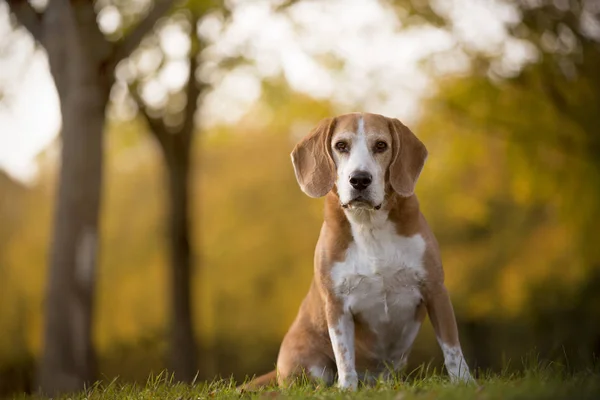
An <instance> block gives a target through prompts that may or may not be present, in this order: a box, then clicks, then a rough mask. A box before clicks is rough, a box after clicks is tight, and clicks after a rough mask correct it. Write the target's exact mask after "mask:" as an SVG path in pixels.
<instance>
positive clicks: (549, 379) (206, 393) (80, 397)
mask: <svg viewBox="0 0 600 400" xmlns="http://www.w3.org/2000/svg"><path fill="white" fill-rule="evenodd" d="M483 375H484V376H480V377H479V378H478V379H477V385H462V384H460V385H452V384H451V383H450V382H449V381H448V379H447V378H446V377H445V376H444V375H442V374H439V373H436V371H429V370H427V368H420V369H418V370H416V371H414V372H413V373H411V374H409V375H408V376H404V377H403V378H397V379H393V380H390V381H387V382H379V383H377V384H376V385H374V386H370V387H360V388H359V390H358V392H356V393H349V392H343V391H340V390H338V389H336V388H315V387H314V386H312V385H309V384H307V383H303V384H298V385H296V386H294V387H292V388H288V389H278V388H267V389H264V390H262V391H259V392H256V393H242V394H240V393H238V392H237V391H236V390H235V383H234V382H233V381H232V380H217V381H214V382H210V383H205V382H199V383H196V384H193V385H186V384H181V383H174V382H173V379H172V377H170V376H168V375H167V374H166V373H163V374H160V375H158V376H152V377H150V378H149V379H148V381H147V383H146V384H145V385H136V384H126V383H120V382H119V381H118V379H115V380H114V381H112V382H110V383H98V384H96V385H94V386H93V387H91V388H89V389H87V390H85V391H82V392H81V393H77V394H73V395H69V396H63V397H60V398H61V399H73V400H76V399H77V400H84V399H90V400H92V399H115V400H116V399H136V400H137V399H140V400H142V399H173V400H184V399H271V398H281V399H283V398H291V399H293V398H318V399H343V398H348V399H349V398H352V399H354V398H358V399H390V400H411V399H457V400H458V399H460V400H463V399H465V400H466V399H477V400H485V399H578V400H579V399H600V369H598V368H593V369H589V370H585V371H580V372H576V373H569V372H567V371H566V368H565V367H563V366H561V365H558V364H554V363H547V364H545V365H540V364H537V365H535V366H533V367H531V366H530V367H527V368H526V369H525V370H524V371H523V372H518V373H508V372H504V373H501V374H483ZM15 398H17V399H27V400H32V399H43V397H40V396H20V397H19V396H17V397H15Z"/></svg>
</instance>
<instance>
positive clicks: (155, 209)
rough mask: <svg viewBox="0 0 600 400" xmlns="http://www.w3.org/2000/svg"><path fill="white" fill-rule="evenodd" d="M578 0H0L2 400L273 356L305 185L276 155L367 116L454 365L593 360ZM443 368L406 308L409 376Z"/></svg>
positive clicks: (595, 98)
mask: <svg viewBox="0 0 600 400" xmlns="http://www.w3.org/2000/svg"><path fill="white" fill-rule="evenodd" d="M599 17H600V1H596V0H581V1H576V0H518V1H508V0H432V1H426V0H400V1H391V0H390V1H387V0H380V1H377V0H351V1H342V0H332V1H327V2H324V1H316V0H315V1H311V0H303V1H285V0H272V1H269V0H247V1H244V0H228V1H218V0H214V1H210V0H205V1H203V0H190V1H188V2H173V1H168V0H155V1H152V0H98V1H95V2H94V1H87V0H72V1H68V0H35V1H34V0H31V1H26V0H2V1H0V332H1V334H0V394H9V393H12V392H15V391H32V390H35V389H37V388H39V387H41V388H42V390H44V391H46V392H62V391H66V390H73V389H78V388H81V387H83V384H84V383H85V382H90V381H94V380H97V379H103V380H107V381H110V380H112V379H113V378H114V377H117V376H118V377H120V379H122V380H125V381H139V382H145V381H146V379H147V377H148V375H149V374H150V373H151V372H154V373H158V372H160V371H161V370H163V369H165V368H169V370H171V371H174V372H175V377H176V379H180V380H184V381H190V380H192V379H194V377H195V376H196V374H197V379H200V380H204V379H213V378H214V377H218V376H221V377H229V376H231V375H233V376H234V377H235V378H236V379H238V380H241V379H243V378H244V377H245V376H246V375H252V374H259V373H263V372H266V371H268V370H270V369H272V368H273V366H274V363H275V360H276V355H277V351H278V347H279V343H280V341H281V339H282V337H283V335H284V333H285V332H286V330H287V328H288V327H289V325H290V323H291V322H292V320H293V318H294V317H295V315H296V312H297V309H298V307H299V304H300V302H301V300H302V298H303V296H304V294H305V293H306V291H307V289H308V286H309V283H310V280H311V277H312V258H313V250H314V246H315V243H316V239H317V237H318V233H319V227H320V224H321V222H322V208H323V202H322V200H320V199H319V200H314V199H309V198H308V197H307V196H305V195H304V194H303V193H302V192H301V191H300V190H299V188H298V186H297V183H296V180H295V178H294V173H293V169H292V165H291V162H290V159H289V153H290V151H291V149H292V147H293V146H294V144H295V143H296V142H297V141H298V140H299V139H300V138H301V137H303V136H304V135H305V134H306V133H308V131H309V130H310V128H311V127H312V126H314V125H315V124H316V123H317V122H318V121H319V120H320V119H321V118H323V117H327V116H332V115H335V114H340V113H345V112H351V111H367V112H375V113H381V114H384V115H386V116H389V117H397V118H399V119H401V120H402V121H403V122H405V123H406V124H408V125H409V126H410V127H411V128H412V130H413V131H414V132H415V133H416V134H417V136H419V137H420V138H421V139H422V140H423V142H424V143H425V144H426V146H427V147H428V149H429V152H430V156H429V159H428V161H427V163H426V166H425V169H424V172H423V174H422V175H421V179H420V181H419V183H418V185H417V194H418V196H419V199H420V201H421V205H422V211H423V212H424V214H425V216H426V218H427V219H428V221H429V223H430V225H431V226H432V229H433V231H434V233H435V234H436V235H437V238H438V240H439V242H440V245H441V250H442V257H443V260H444V263H445V270H446V281H447V285H448V287H449V290H450V293H451V295H452V300H453V303H454V306H455V310H456V313H457V318H458V324H459V327H460V334H461V342H462V344H463V349H464V352H465V354H466V358H467V360H468V361H469V363H470V364H471V366H472V367H474V368H482V369H491V370H494V371H500V370H502V369H508V370H512V369H522V368H523V361H522V360H523V358H524V357H525V356H526V354H530V353H532V352H533V353H535V354H538V355H539V356H540V358H542V359H548V360H557V361H559V362H561V363H564V364H565V365H567V366H568V368H570V369H572V370H580V369H583V368H586V367H588V366H589V365H591V364H592V363H593V362H594V360H595V357H596V356H597V355H598V354H599V352H600V245H599V243H600V242H599V233H600V232H599V228H598V222H599V221H600V19H599ZM429 362H431V363H432V366H436V367H438V368H439V367H441V366H442V357H441V352H440V350H439V349H438V346H437V344H436V342H435V338H434V335H433V333H432V330H431V327H430V326H429V323H428V322H427V323H426V324H425V326H424V328H423V329H422V331H421V333H420V335H419V338H418V340H417V343H416V345H415V347H414V350H413V354H412V356H411V358H410V365H409V370H410V369H412V368H415V367H417V366H419V365H420V364H422V363H429Z"/></svg>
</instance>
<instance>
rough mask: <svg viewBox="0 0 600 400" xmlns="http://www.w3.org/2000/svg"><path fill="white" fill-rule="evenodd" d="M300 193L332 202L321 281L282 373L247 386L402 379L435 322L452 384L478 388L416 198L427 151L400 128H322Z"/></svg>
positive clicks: (303, 151)
mask: <svg viewBox="0 0 600 400" xmlns="http://www.w3.org/2000/svg"><path fill="white" fill-rule="evenodd" d="M291 156H292V162H293V164H294V171H295V174H296V178H297V180H298V183H299V184H300V188H301V189H302V191H303V192H304V193H306V194H307V195H308V196H310V197H322V196H326V199H325V218H324V222H323V226H322V228H321V234H320V236H319V240H318V242H317V246H316V251H315V258H314V279H313V281H312V284H311V286H310V289H309V291H308V294H307V295H306V297H305V299H304V301H303V302H302V305H301V306H300V310H299V312H298V315H297V317H296V319H295V321H294V322H293V324H292V326H291V327H290V329H289V331H288V332H287V334H286V335H285V338H284V339H283V343H282V344H281V348H280V351H279V356H278V359H277V366H276V370H275V371H272V372H270V373H268V374H266V375H263V376H261V377H259V378H256V379H255V380H253V381H251V382H250V383H248V384H246V385H245V386H244V388H245V389H254V388H258V387H261V386H265V385H268V384H271V383H274V382H275V381H276V382H277V383H278V384H279V385H281V386H285V385H289V384H291V383H293V382H294V381H295V380H296V379H297V378H298V377H300V376H302V375H303V374H306V375H307V376H308V377H309V378H311V379H312V380H314V381H318V382H324V383H326V384H333V383H334V380H335V377H336V374H337V378H338V386H339V387H340V388H343V389H349V390H355V389H356V388H357V385H358V381H359V380H361V381H365V382H370V381H373V380H374V379H377V378H380V377H383V378H385V377H386V376H388V375H389V374H391V373H394V372H396V371H398V370H400V369H402V368H403V367H404V366H405V364H406V360H407V357H408V354H409V352H410V349H411V347H412V344H413V341H414V340H415V337H416V336H417V333H418V332H419V328H420V326H421V322H422V321H423V319H424V318H425V314H426V313H428V314H429V318H430V320H431V323H432V325H433V328H434V330H435V334H436V336H437V340H438V343H439V345H440V346H441V348H442V351H443V354H444V362H445V365H446V369H447V371H448V374H449V376H450V378H451V380H452V381H453V382H457V381H472V378H471V374H470V373H469V368H468V366H467V363H466V362H465V359H464V357H463V354H462V350H461V346H460V343H459V339H458V331H457V327H456V319H455V317H454V311H453V308H452V304H451V302H450V297H449V295H448V291H447V290H446V287H445V286H444V271H443V269H442V261H441V259H440V251H439V248H438V243H437V241H436V239H435V237H434V235H433V233H432V232H431V230H430V229H429V227H428V225H427V222H426V221H425V218H424V217H423V215H422V214H421V212H420V211H419V202H418V200H417V197H416V196H415V194H414V190H415V184H416V182H417V179H418V178H419V174H420V173H421V170H422V169H423V165H424V163H425V159H426V158H427V150H426V148H425V146H424V145H423V143H421V141H420V140H419V139H418V138H417V137H416V136H415V135H414V134H413V133H412V132H411V130H410V129H408V128H407V127H406V126H405V125H404V124H402V123H401V122H400V121H399V120H397V119H391V118H387V117H384V116H381V115H376V114H368V113H353V114H346V115H341V116H338V117H336V118H328V119H325V120H323V121H321V122H320V123H319V124H318V126H317V127H316V128H314V129H313V130H312V131H311V132H310V133H309V134H308V136H306V137H305V138H304V139H303V140H302V141H300V143H298V144H297V145H296V147H295V148H294V150H293V152H292V154H291Z"/></svg>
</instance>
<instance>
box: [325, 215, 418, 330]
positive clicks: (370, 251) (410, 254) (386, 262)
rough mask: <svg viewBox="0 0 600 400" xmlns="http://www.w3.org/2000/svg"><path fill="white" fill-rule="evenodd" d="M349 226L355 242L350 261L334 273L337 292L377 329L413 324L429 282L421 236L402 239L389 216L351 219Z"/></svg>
mask: <svg viewBox="0 0 600 400" xmlns="http://www.w3.org/2000/svg"><path fill="white" fill-rule="evenodd" d="M351 226H352V235H353V239H354V240H353V242H352V243H351V244H350V246H349V247H348V249H347V251H346V258H345V260H344V261H342V262H338V263H335V264H334V266H333V268H332V270H331V278H332V281H333V285H334V290H335V293H336V294H337V295H338V296H339V297H340V298H341V299H342V300H343V303H344V306H345V308H346V309H347V310H349V311H350V312H351V313H352V314H354V315H361V316H362V317H363V319H364V320H366V321H367V323H368V324H369V325H370V326H371V327H372V328H373V329H374V330H378V327H379V326H380V325H382V324H383V325H387V324H390V323H391V324H400V325H404V324H405V323H409V322H412V320H414V315H415V309H416V307H417V305H418V304H419V303H420V302H421V300H422V297H421V291H420V285H421V282H422V280H423V279H424V277H425V269H424V268H423V255H424V253H425V241H424V240H423V237H422V236H421V235H419V234H416V235H414V236H410V237H406V236H400V235H398V234H397V233H396V228H395V226H394V224H393V223H392V222H391V221H389V220H387V216H383V217H380V219H379V220H377V219H372V218H369V219H366V220H362V221H356V220H354V221H353V220H352V218H351Z"/></svg>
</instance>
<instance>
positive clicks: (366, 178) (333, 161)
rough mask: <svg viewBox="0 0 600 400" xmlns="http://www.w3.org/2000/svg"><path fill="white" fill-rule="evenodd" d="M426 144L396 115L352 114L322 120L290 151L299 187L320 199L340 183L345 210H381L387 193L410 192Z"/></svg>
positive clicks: (413, 185)
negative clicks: (394, 116)
mask: <svg viewBox="0 0 600 400" xmlns="http://www.w3.org/2000/svg"><path fill="white" fill-rule="evenodd" d="M426 158H427V149H426V148H425V145H423V143H421V141H420V140H419V139H418V138H417V137H416V136H415V135H414V134H413V133H412V132H411V130H410V129H408V128H407V127H406V126H405V125H404V124H402V123H401V122H400V121H398V120H397V119H392V118H386V117H384V116H381V115H377V114H367V113H360V114H359V113H354V114H346V115H342V116H339V117H336V118H327V119H325V120H323V121H321V122H320V123H319V124H318V125H317V127H315V128H314V129H313V130H312V131H311V132H310V133H309V134H308V135H307V136H306V137H305V138H304V139H303V140H302V141H300V143H298V144H297V145H296V147H295V148H294V150H293V151H292V162H293V164H294V171H295V173H296V178H297V179H298V183H299V184H300V188H301V189H302V191H303V192H304V193H306V194H307V195H309V196H310V197H322V196H324V195H326V194H327V193H328V192H329V191H330V190H332V189H333V187H334V185H335V186H336V187H337V193H338V196H339V198H340V203H341V205H342V207H344V208H350V209H354V208H367V209H379V208H380V207H381V205H382V204H383V202H384V200H385V196H386V191H387V190H388V189H391V190H393V191H395V192H396V193H398V194H399V195H401V196H405V197H408V196H411V195H412V194H413V193H414V190H415V184H416V182H417V179H418V178H419V174H420V173H421V170H422V169H423V165H424V163H425V159H426Z"/></svg>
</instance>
